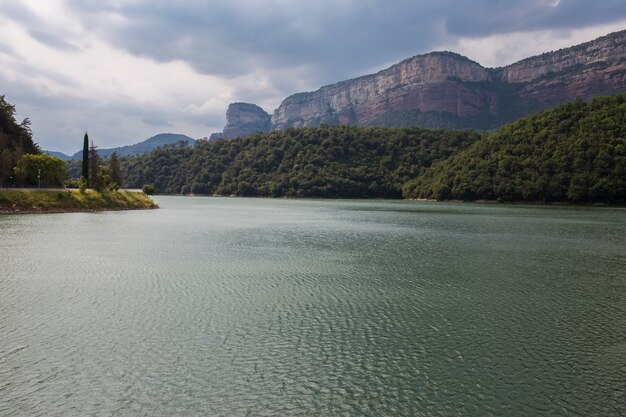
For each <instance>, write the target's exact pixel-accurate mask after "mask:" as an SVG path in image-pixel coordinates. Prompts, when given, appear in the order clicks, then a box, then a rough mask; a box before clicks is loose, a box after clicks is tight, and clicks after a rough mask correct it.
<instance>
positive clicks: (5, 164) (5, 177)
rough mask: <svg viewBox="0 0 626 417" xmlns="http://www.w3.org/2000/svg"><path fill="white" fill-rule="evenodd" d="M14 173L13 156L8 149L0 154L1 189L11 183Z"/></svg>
mask: <svg viewBox="0 0 626 417" xmlns="http://www.w3.org/2000/svg"><path fill="white" fill-rule="evenodd" d="M12 173H13V156H12V155H11V151H9V150H8V149H7V148H4V149H2V153H0V187H3V186H4V185H6V184H7V183H8V182H9V179H10V178H11V174H12Z"/></svg>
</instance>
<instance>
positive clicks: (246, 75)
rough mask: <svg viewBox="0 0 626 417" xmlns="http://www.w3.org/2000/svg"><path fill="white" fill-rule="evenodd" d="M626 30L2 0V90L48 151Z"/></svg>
mask: <svg viewBox="0 0 626 417" xmlns="http://www.w3.org/2000/svg"><path fill="white" fill-rule="evenodd" d="M624 29H626V1H624V0H595V1H593V2H591V1H589V0H507V1H502V0H315V1H311V0H228V1H225V0H221V1H213V0H210V1H207V0H205V1H200V0H45V1H42V0H19V1H18V0H0V95H5V99H6V100H7V101H8V102H9V103H12V104H14V105H15V106H16V110H17V116H18V118H19V119H20V120H21V119H23V118H25V117H28V118H30V119H31V122H32V130H33V135H34V139H35V141H36V142H38V143H39V145H40V146H41V147H42V148H43V149H47V150H55V151H61V152H65V153H74V152H75V151H77V150H79V149H80V148H81V146H82V138H83V134H84V132H85V131H88V132H89V137H90V139H91V140H92V141H93V142H94V143H95V144H96V145H97V146H98V147H100V148H111V147H116V146H123V145H129V144H133V143H137V142H140V141H142V140H144V139H147V138H149V137H151V136H154V135H156V134H158V133H181V134H186V135H189V136H191V137H193V138H202V137H207V136H209V135H210V134H211V133H213V132H218V131H221V130H222V129H223V127H224V124H225V113H226V108H227V107H228V104H230V103H232V102H237V101H243V102H250V103H255V104H257V105H259V106H261V107H263V108H264V109H265V111H267V112H268V113H270V114H271V113H272V112H273V111H274V109H276V108H277V107H278V106H279V105H280V103H281V101H282V100H283V99H284V98H286V97H287V96H289V95H291V94H294V93H297V92H302V91H313V90H316V89H318V88H319V87H321V86H323V85H327V84H332V83H334V82H338V81H342V80H346V79H350V78H354V77H357V76H360V75H366V74H370V73H373V72H376V71H379V70H382V69H384V68H387V67H389V66H391V65H393V64H394V63H396V62H399V61H401V60H403V59H405V58H409V57H411V56H414V55H419V54H424V53H428V52H431V51H435V50H448V51H453V52H457V53H460V54H462V55H465V56H467V57H469V58H470V59H472V60H474V61H477V62H479V63H480V64H482V65H483V66H486V67H497V66H505V65H508V64H511V63H514V62H516V61H518V60H520V59H523V58H525V57H528V56H532V55H537V54H541V53H543V52H548V51H552V50H557V49H560V48H564V47H568V46H572V45H576V44H579V43H582V42H586V41H589V40H592V39H595V38H597V37H600V36H603V35H606V34H608V33H611V32H615V31H619V30H624Z"/></svg>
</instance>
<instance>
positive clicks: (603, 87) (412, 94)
mask: <svg viewBox="0 0 626 417" xmlns="http://www.w3.org/2000/svg"><path fill="white" fill-rule="evenodd" d="M624 91H626V30H625V31H620V32H615V33H612V34H609V35H606V36H603V37H601V38H598V39H596V40H593V41H590V42H586V43H583V44H580V45H577V46H573V47H570V48H565V49H560V50H558V51H554V52H547V53H544V54H542V55H538V56H534V57H530V58H526V59H523V60H521V61H519V62H516V63H514V64H511V65H508V66H506V67H501V68H485V67H483V66H481V65H480V64H479V63H477V62H474V61H472V60H471V59H469V58H467V57H464V56H462V55H459V54H457V53H454V52H431V53H428V54H425V55H418V56H414V57H412V58H408V59H405V60H403V61H401V62H399V63H397V64H395V65H392V66H391V67H389V68H387V69H385V70H382V71H379V72H377V73H375V74H370V75H364V76H362V77H358V78H354V79H351V80H346V81H341V82H338V83H335V84H331V85H327V86H324V87H321V88H320V89H318V90H316V91H312V92H303V93H297V94H293V95H291V96H289V97H287V98H285V99H284V100H283V101H282V103H281V104H280V106H279V107H278V108H277V109H276V110H274V112H273V114H272V116H271V126H270V127H269V128H267V130H261V129H259V131H269V130H284V129H287V128H290V127H316V126H320V125H322V124H328V125H340V124H351V125H362V126H380V127H403V126H412V125H417V126H422V127H435V128H454V129H467V128H469V129H479V130H490V129H495V128H497V127H500V126H502V125H504V124H506V123H508V122H511V121H514V120H516V119H518V118H520V117H523V116H527V115H529V114H531V113H533V112H536V111H540V110H544V109H547V108H550V107H554V106H556V105H558V104H561V103H564V102H566V101H568V100H571V99H574V98H577V97H580V98H582V99H585V100H588V99H591V98H594V97H596V96H599V95H607V94H614V93H619V92H624ZM227 126H229V128H230V129H231V130H232V131H235V132H236V131H238V130H237V129H238V126H237V120H236V119H232V120H231V119H230V118H228V117H227ZM246 134H248V133H246Z"/></svg>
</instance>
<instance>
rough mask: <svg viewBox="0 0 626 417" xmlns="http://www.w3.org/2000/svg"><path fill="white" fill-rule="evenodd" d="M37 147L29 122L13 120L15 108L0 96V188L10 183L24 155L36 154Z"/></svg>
mask: <svg viewBox="0 0 626 417" xmlns="http://www.w3.org/2000/svg"><path fill="white" fill-rule="evenodd" d="M38 153H40V150H39V147H38V146H37V144H35V143H34V142H33V135H32V132H31V130H30V120H29V119H24V120H23V121H22V122H21V123H18V122H17V121H16V120H15V106H14V105H12V104H9V103H7V102H6V101H5V99H4V96H3V95H0V186H4V185H7V184H8V183H9V182H12V181H11V179H12V177H13V168H14V167H15V165H16V163H17V161H18V159H19V158H20V157H21V156H22V155H24V154H38Z"/></svg>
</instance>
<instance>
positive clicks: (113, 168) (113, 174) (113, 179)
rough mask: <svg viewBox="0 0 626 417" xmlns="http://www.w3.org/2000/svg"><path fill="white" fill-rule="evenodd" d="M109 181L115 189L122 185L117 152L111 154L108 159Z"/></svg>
mask: <svg viewBox="0 0 626 417" xmlns="http://www.w3.org/2000/svg"><path fill="white" fill-rule="evenodd" d="M109 180H110V181H109V182H110V184H116V186H117V188H119V187H120V186H121V185H122V168H121V166H120V160H119V158H118V157H117V152H113V153H112V154H111V157H110V158H109Z"/></svg>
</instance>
